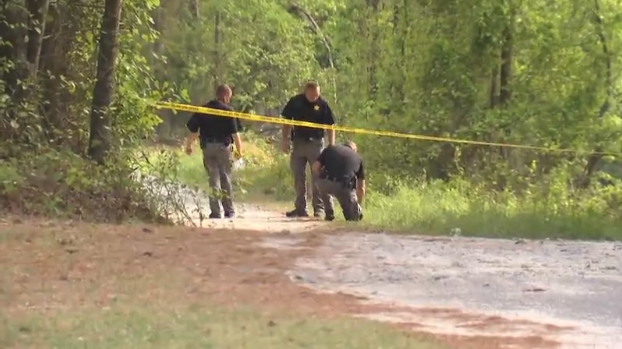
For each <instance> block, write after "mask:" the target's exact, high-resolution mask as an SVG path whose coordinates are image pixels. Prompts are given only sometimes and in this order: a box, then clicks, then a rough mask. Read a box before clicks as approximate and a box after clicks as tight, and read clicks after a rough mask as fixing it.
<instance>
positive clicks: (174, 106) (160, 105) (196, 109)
mask: <svg viewBox="0 0 622 349" xmlns="http://www.w3.org/2000/svg"><path fill="white" fill-rule="evenodd" d="M154 106H155V108H157V109H170V110H181V111H186V112H191V113H204V114H212V115H218V116H224V117H229V118H238V119H242V120H249V121H256V122H265V123H270V124H280V125H290V126H304V127H312V128H321V129H326V130H335V131H339V132H347V133H355V134H368V135H375V136H383V137H393V138H405V139H414V140H420V141H431V142H444V143H458V144H470V145H483V146H491V147H504V148H516V149H528V150H538V151H546V152H558V153H572V154H598V155H610V156H618V157H622V153H612V152H595V151H580V150H576V149H567V148H547V147H538V146H532V145H523V144H512V143H495V142H483V141H473V140H466V139H455V138H446V137H435V136H425V135H417V134H410V133H401V132H393V131H377V130H368V129H363V128H355V127H346V126H339V125H332V126H328V125H321V124H316V123H312V122H307V121H299V120H289V119H283V118H279V117H271V116H263V115H256V114H248V113H240V112H235V111H226V110H220V109H212V108H206V107H200V106H194V105H189V104H180V103H171V102H157V103H155V105H154Z"/></svg>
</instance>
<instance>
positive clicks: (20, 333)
mask: <svg viewBox="0 0 622 349" xmlns="http://www.w3.org/2000/svg"><path fill="white" fill-rule="evenodd" d="M253 238H257V234H256V233H248V234H246V235H245V233H244V232H228V234H208V233H201V232H199V231H192V230H190V229H187V228H185V227H161V226H145V225H103V224H84V223H58V222H44V223H42V224H39V223H31V222H29V223H20V224H11V223H6V222H3V223H2V224H1V225H0V270H2V273H0V305H1V306H2V311H0V348H3V349H4V348H6V349H18V348H19V349H21V348H42V349H43V348H62V349H72V348H76V349H77V348H101V349H118V348H132V349H140V348H145V349H147V348H149V349H152V348H197V349H199V348H200V349H205V348H218V349H221V348H235V349H238V348H239V349H242V348H246V349H265V348H275V349H281V348H282V349H292V348H316V349H325V348H343V349H350V348H351V349H365V348H369V349H372V348H396V349H397V348H403V349H406V348H409V349H444V348H446V347H444V346H441V345H439V344H436V343H433V342H432V341H431V339H427V338H426V339H424V338H422V337H421V336H417V335H414V334H410V333H405V332H403V331H400V330H398V329H396V328H393V327H391V326H389V325H387V324H381V323H376V322H372V321H367V320H361V319H355V318H350V317H347V315H346V314H345V312H344V313H341V312H335V314H334V315H328V316H326V314H325V312H324V311H323V310H322V309H326V308H330V309H334V308H339V307H338V306H337V307H327V306H326V304H325V303H323V302H327V301H330V300H327V299H326V298H313V296H312V295H309V294H308V293H307V294H306V296H301V295H300V293H299V291H297V290H296V288H295V287H296V286H295V285H292V284H291V282H290V281H289V279H287V278H286V277H285V276H283V271H282V270H280V269H276V271H275V272H274V273H273V274H270V273H267V272H266V271H265V270H267V267H268V266H271V267H272V268H273V269H275V268H276V267H275V266H279V268H286V266H287V265H288V263H289V262H288V258H290V257H288V256H287V255H283V254H279V255H272V254H268V255H267V254H266V253H265V251H262V250H260V249H259V250H257V249H256V248H253V245H252V242H249V241H252V240H249V239H253ZM255 269H257V270H258V271H257V272H256V273H255V272H251V273H249V271H253V270H255ZM261 270H263V271H261ZM317 297H321V296H317ZM333 302H337V303H336V304H340V303H338V302H339V301H333ZM339 309H340V308H339Z"/></svg>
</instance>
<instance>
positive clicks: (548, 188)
mask: <svg viewBox="0 0 622 349" xmlns="http://www.w3.org/2000/svg"><path fill="white" fill-rule="evenodd" d="M247 143H250V144H251V146H250V147H251V148H252V149H253V150H252V152H251V154H250V156H249V157H247V160H248V161H249V166H248V167H247V168H246V169H244V170H242V171H237V172H236V187H237V188H238V190H241V191H242V192H243V193H244V194H239V195H242V196H238V197H239V199H240V200H245V199H248V198H256V197H264V198H265V197H270V198H272V200H276V201H285V202H291V201H292V200H293V197H294V196H293V195H294V193H293V188H292V187H293V180H292V177H291V174H290V171H289V166H288V160H287V157H286V156H284V155H283V154H279V153H278V152H276V151H275V150H274V149H273V148H272V147H270V146H267V145H266V144H262V142H261V141H260V140H258V139H255V138H251V140H250V142H247ZM362 154H363V156H365V150H364V149H363V150H362ZM368 171H369V173H370V176H369V178H368V181H367V182H368V197H367V200H366V203H365V207H364V209H365V219H364V222H363V223H364V225H366V226H371V227H376V228H382V229H387V230H391V231H398V232H405V233H417V234H432V235H449V234H452V235H453V234H460V235H464V236H483V237H524V238H545V237H549V238H569V239H606V240H612V239H613V240H620V239H622V215H621V214H622V212H619V211H618V210H616V209H615V207H616V206H617V204H615V203H616V202H617V201H620V199H619V197H622V195H620V194H619V193H617V192H616V191H615V189H607V188H603V189H601V190H600V191H599V192H598V193H595V194H594V195H591V196H585V195H582V196H577V195H574V194H573V193H570V192H568V190H567V189H566V184H565V183H567V181H566V180H565V179H564V178H563V177H560V178H557V179H555V180H553V181H549V182H546V183H541V184H540V185H539V186H538V187H533V188H531V190H530V193H528V194H523V195H521V196H518V195H515V194H513V193H511V192H492V191H490V190H486V189H483V188H481V187H476V186H474V185H471V184H469V183H468V182H466V181H454V182H453V183H450V184H448V183H444V182H436V183H429V182H428V183H426V182H417V181H413V182H409V183H407V184H404V183H399V181H395V180H392V182H397V183H398V184H395V183H391V184H392V186H393V187H394V188H393V189H392V190H391V191H390V194H383V193H382V192H380V191H379V190H377V189H378V188H381V187H382V188H385V187H387V186H386V185H385V183H384V182H385V181H386V180H387V177H386V176H384V175H383V174H382V173H375V172H374V169H371V168H370V169H369V170H368ZM180 178H181V179H182V180H183V181H184V182H186V183H190V184H194V185H196V184H198V185H204V184H205V183H206V181H207V177H206V175H205V172H204V170H203V168H202V165H201V162H200V159H199V156H198V155H197V156H196V157H192V158H189V157H183V158H182V159H181V161H180ZM385 192H386V191H385ZM264 200H265V199H264ZM612 203H613V204H612ZM612 206H613V207H614V209H612ZM337 210H338V209H337Z"/></svg>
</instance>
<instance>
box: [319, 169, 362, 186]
mask: <svg viewBox="0 0 622 349" xmlns="http://www.w3.org/2000/svg"><path fill="white" fill-rule="evenodd" d="M320 178H322V179H326V180H329V181H331V182H337V183H339V184H341V185H343V186H344V187H346V188H348V189H354V188H356V177H341V178H338V177H334V176H330V175H328V174H327V173H324V174H323V175H322V176H321V177H320Z"/></svg>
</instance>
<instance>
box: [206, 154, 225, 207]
mask: <svg viewBox="0 0 622 349" xmlns="http://www.w3.org/2000/svg"><path fill="white" fill-rule="evenodd" d="M218 150H219V149H218V145H215V144H213V143H208V144H206V145H205V148H203V166H204V167H205V170H206V171H207V175H208V177H209V187H210V195H209V206H210V210H211V211H212V213H215V214H220V196H221V194H220V192H221V187H220V168H219V162H218Z"/></svg>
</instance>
